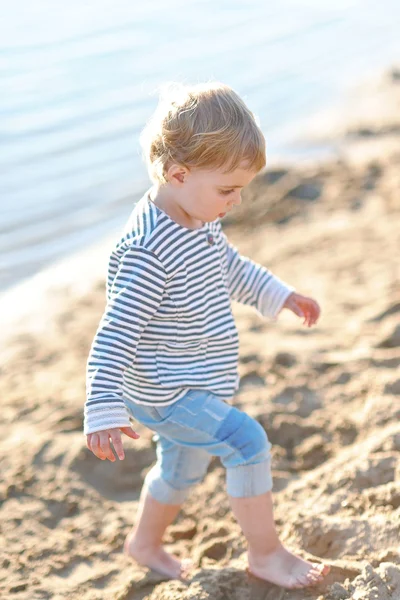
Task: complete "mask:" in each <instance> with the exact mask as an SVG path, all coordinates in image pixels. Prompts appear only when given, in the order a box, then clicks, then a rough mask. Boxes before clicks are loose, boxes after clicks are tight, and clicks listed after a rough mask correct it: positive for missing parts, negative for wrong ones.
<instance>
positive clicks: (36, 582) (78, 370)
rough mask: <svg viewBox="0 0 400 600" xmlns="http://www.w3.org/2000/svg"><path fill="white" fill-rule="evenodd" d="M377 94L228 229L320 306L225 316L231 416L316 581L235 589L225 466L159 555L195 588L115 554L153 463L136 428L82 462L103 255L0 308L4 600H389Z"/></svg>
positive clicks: (399, 502) (392, 77)
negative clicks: (239, 422) (113, 448)
mask: <svg viewBox="0 0 400 600" xmlns="http://www.w3.org/2000/svg"><path fill="white" fill-rule="evenodd" d="M374 85H375V88H374V89H375V92H376V96H373V93H372V92H371V98H372V97H374V98H375V105H376V110H374V111H372V110H371V111H367V110H366V111H364V112H362V111H361V110H359V111H358V113H357V115H355V114H353V115H352V117H351V119H348V120H347V119H343V120H342V126H341V128H339V127H336V128H335V131H334V132H332V131H330V132H329V131H328V129H329V128H327V129H326V130H325V131H324V127H323V125H322V123H320V124H319V125H318V127H319V129H318V130H317V133H318V131H319V132H320V137H321V138H323V137H324V136H325V137H326V139H328V137H329V136H332V135H334V136H336V141H337V143H338V144H339V145H340V156H339V158H338V159H335V160H329V161H327V162H318V161H317V162H313V163H311V162H310V163H307V164H303V165H301V166H296V165H282V166H281V167H279V166H274V168H273V169H267V171H266V172H265V173H263V174H261V175H260V176H259V177H258V178H257V179H256V180H255V181H254V182H253V184H252V185H251V187H250V188H249V189H248V190H247V191H246V194H245V195H244V199H243V203H242V205H241V207H239V208H238V209H237V210H236V211H235V212H234V213H232V214H231V215H229V217H230V218H229V221H228V220H227V219H225V221H224V222H223V226H224V230H225V232H226V233H227V235H228V237H229V239H230V241H231V242H232V243H234V244H235V245H236V246H237V247H238V248H239V249H240V251H241V252H242V254H245V255H248V256H251V257H252V258H253V259H254V260H256V261H257V262H260V263H262V264H264V265H266V266H267V267H268V268H270V269H271V270H272V271H273V272H274V273H275V274H276V275H278V276H279V277H281V278H282V279H284V280H285V281H287V282H288V283H290V284H292V285H294V286H295V287H296V289H297V291H298V292H299V293H302V294H305V295H309V296H312V297H314V298H315V299H316V300H317V301H318V303H319V304H320V306H321V309H322V314H321V318H320V320H319V322H318V324H317V326H315V327H313V328H312V329H308V328H306V327H304V326H303V325H302V322H301V320H300V319H298V318H297V317H295V316H294V315H293V314H292V313H289V312H288V311H283V312H282V313H281V315H280V317H279V319H278V321H277V322H276V323H274V322H271V321H268V320H266V319H264V318H262V317H261V316H259V315H258V314H257V313H256V312H255V311H254V310H253V309H251V308H249V307H245V306H241V305H238V304H235V305H234V314H235V317H236V320H237V324H238V329H239V334H240V344H241V345H240V374H241V385H240V389H239V392H238V394H237V396H236V397H235V400H234V403H235V404H236V406H238V407H240V408H242V409H243V410H245V411H247V412H248V413H249V414H250V415H252V416H253V417H255V418H256V419H258V420H259V422H260V423H261V424H262V425H263V426H264V427H265V429H266V431H267V433H268V436H269V439H270V441H271V443H272V444H273V448H272V455H273V477H274V507H275V517H276V523H277V528H278V531H279V534H280V537H281V539H282V541H283V543H284V544H285V545H287V547H288V548H289V549H290V550H292V551H294V552H298V553H299V554H300V555H301V556H302V557H304V558H307V559H312V560H315V561H317V562H318V561H324V562H328V563H329V564H330V565H331V572H330V574H329V575H328V577H327V578H326V580H325V582H324V583H323V584H320V585H319V586H318V587H316V588H308V589H307V590H305V589H303V590H284V589H282V588H278V587H276V586H274V585H272V584H268V583H265V584H260V583H257V582H254V581H249V580H248V579H247V577H246V575H245V571H244V569H245V566H246V542H245V539H244V537H243V535H242V534H241V533H240V530H239V527H238V525H237V523H236V522H235V519H234V517H233V515H232V512H231V510H230V507H229V503H228V498H227V496H226V492H225V483H224V470H223V468H222V467H221V464H220V462H219V460H218V459H217V458H215V459H213V461H212V462H211V464H210V468H209V470H208V473H207V475H206V477H205V479H204V481H203V482H202V483H201V484H200V485H199V486H197V487H196V488H194V489H193V490H192V492H191V494H190V496H189V498H188V500H187V501H186V502H185V504H184V505H183V508H182V511H181V513H180V515H179V517H178V519H177V520H176V522H175V523H174V524H173V525H172V526H171V528H170V529H169V530H168V532H167V535H166V537H165V542H166V545H167V547H168V549H169V550H170V551H171V552H174V553H176V555H178V556H180V557H182V558H186V557H191V558H192V559H193V560H194V562H195V569H194V570H193V573H192V577H191V579H190V580H189V581H188V583H187V584H186V583H183V582H181V581H177V580H174V581H172V580H170V581H168V580H165V579H163V578H162V577H161V576H159V575H157V574H156V573H154V572H152V571H150V570H149V569H146V568H144V567H141V566H139V565H137V564H135V563H134V562H132V561H130V560H129V559H128V558H127V557H126V556H124V555H123V554H122V546H123V541H124V538H125V535H126V534H127V532H128V531H129V529H130V527H131V525H132V524H133V522H134V520H135V513H136V508H137V500H138V497H139V492H140V488H141V485H142V482H143V478H144V476H145V474H146V473H147V471H148V470H149V468H150V467H151V466H152V464H153V463H154V461H155V459H156V456H155V446H154V442H153V441H152V432H151V431H150V430H146V429H145V428H144V427H142V426H140V425H137V424H135V425H134V427H135V428H136V429H137V431H138V432H139V433H140V434H141V438H140V439H139V440H137V441H134V440H131V439H128V438H127V437H126V436H124V445H125V450H126V458H125V460H124V461H116V462H115V463H111V462H109V461H107V462H103V461H100V460H98V459H97V458H96V457H95V456H94V455H93V454H91V453H90V452H89V450H88V449H87V448H86V445H85V437H84V435H83V431H82V418H83V403H84V396H85V363H86V358H87V354H88V351H89V347H90V344H91V341H92V338H93V335H94V332H95V330H96V327H97V324H98V321H99V318H100V316H101V313H102V311H103V308H104V301H105V281H104V275H105V257H106V254H107V243H106V242H104V243H103V244H102V245H101V246H98V247H97V248H96V249H94V250H91V251H90V252H85V253H82V254H81V255H80V256H78V257H76V258H75V261H71V262H70V263H69V264H68V266H66V265H63V266H59V267H57V268H56V269H53V271H48V272H46V273H45V274H43V275H42V276H41V277H39V278H36V279H35V280H33V282H32V281H31V282H28V284H26V285H24V286H21V287H20V289H19V293H17V292H14V295H11V294H9V295H8V296H7V298H6V297H3V298H2V299H0V309H2V310H1V314H2V332H3V335H2V345H1V351H0V353H1V375H2V377H1V383H0V385H1V398H2V405H3V412H2V417H3V418H2V420H1V423H0V428H1V436H0V447H1V453H0V457H1V459H0V460H1V473H2V480H1V484H0V498H1V524H2V525H1V533H2V541H3V543H2V558H1V561H0V597H1V598H5V599H8V598H19V599H21V600H36V599H47V598H51V599H56V600H61V599H68V600H75V599H79V600H144V599H147V600H181V599H183V600H189V599H190V600H206V599H210V600H224V599H229V600H245V599H251V600H267V599H268V600H272V599H274V600H278V599H283V598H284V599H285V600H306V599H310V600H348V599H352V600H375V599H379V600H389V599H390V600H399V599H400V545H399V540H400V460H399V457H400V421H399V418H400V369H399V366H400V260H399V256H400V192H399V189H400V120H399V116H398V115H399V114H400V113H399V111H398V107H399V106H400V77H399V72H398V70H397V71H396V70H395V69H393V70H391V71H390V72H388V73H385V74H384V75H383V76H382V78H381V79H380V80H379V82H375V84H374ZM378 97H379V101H378V100H377V98H378ZM360 106H361V101H360ZM391 107H392V108H391ZM393 107H397V112H396V110H394V109H393ZM16 298H19V299H21V298H22V302H21V303H20V305H18V306H17V308H16V304H17V303H16ZM13 309H14V310H13ZM22 313H23V314H24V318H23V319H22V317H21V315H22ZM205 499H206V501H205Z"/></svg>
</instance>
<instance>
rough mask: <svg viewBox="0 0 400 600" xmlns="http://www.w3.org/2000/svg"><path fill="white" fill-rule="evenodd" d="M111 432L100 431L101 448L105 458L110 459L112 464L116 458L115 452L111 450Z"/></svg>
mask: <svg viewBox="0 0 400 600" xmlns="http://www.w3.org/2000/svg"><path fill="white" fill-rule="evenodd" d="M109 437H110V432H109V431H100V432H99V438H100V448H101V449H102V451H103V453H104V456H105V458H108V460H110V461H111V462H115V456H114V453H113V451H112V450H111V448H110V440H109Z"/></svg>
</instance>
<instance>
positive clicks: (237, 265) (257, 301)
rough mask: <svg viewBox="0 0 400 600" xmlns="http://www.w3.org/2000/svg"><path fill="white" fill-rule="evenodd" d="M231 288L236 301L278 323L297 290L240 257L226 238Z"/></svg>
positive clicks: (230, 291)
mask: <svg viewBox="0 0 400 600" xmlns="http://www.w3.org/2000/svg"><path fill="white" fill-rule="evenodd" d="M221 234H222V236H223V238H224V239H225V242H226V258H227V271H228V272H227V275H228V278H227V279H228V288H229V294H230V297H231V298H232V300H236V301H237V302H241V303H242V304H248V305H249V306H253V307H254V308H256V309H257V310H258V311H259V312H260V313H261V314H262V315H263V316H265V317H270V318H271V319H272V320H274V321H276V319H277V317H278V314H279V312H280V311H281V309H282V308H283V306H284V304H285V302H286V300H287V299H288V297H289V296H290V294H292V293H293V292H294V289H295V288H294V287H292V286H290V285H288V284H286V283H284V282H283V281H282V280H281V279H279V278H278V277H276V275H274V274H273V273H271V271H269V270H268V269H266V267H263V266H262V265H260V264H258V263H256V262H254V261H252V260H251V259H250V258H247V257H246V256H242V255H241V254H239V252H238V250H237V249H236V248H235V247H234V246H232V244H230V243H229V241H228V239H227V237H226V235H225V234H224V233H223V232H222V230H221Z"/></svg>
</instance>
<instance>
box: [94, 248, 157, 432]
mask: <svg viewBox="0 0 400 600" xmlns="http://www.w3.org/2000/svg"><path fill="white" fill-rule="evenodd" d="M165 283H166V273H165V269H164V267H163V265H162V264H161V263H160V261H159V260H158V258H157V257H156V256H155V255H154V254H153V253H152V252H150V251H148V250H146V249H144V248H140V247H139V248H134V247H132V248H129V249H128V250H127V251H126V253H125V254H124V255H123V257H122V258H121V261H120V264H119V269H118V272H117V274H116V276H115V279H114V281H113V284H112V286H111V288H110V290H109V294H108V302H107V306H106V309H105V311H104V314H103V316H102V319H101V321H100V324H99V326H98V328H97V331H96V335H95V337H94V340H93V343H92V347H91V349H90V353H89V358H88V361H87V377H86V391H87V400H86V404H85V411H84V413H85V423H84V433H85V434H86V435H87V434H89V433H93V432H95V431H101V430H105V429H110V428H113V427H130V426H131V425H130V422H129V415H128V412H127V410H126V407H125V404H124V401H123V397H122V382H123V375H124V371H125V369H126V368H127V367H128V366H129V365H131V364H132V362H133V361H134V358H135V354H136V348H137V344H138V341H139V338H140V336H141V334H142V331H143V330H144V328H145V327H146V325H147V323H148V322H149V321H150V319H151V318H152V316H153V315H154V313H155V312H156V311H157V309H158V307H159V305H160V303H161V300H162V296H163V291H164V287H165Z"/></svg>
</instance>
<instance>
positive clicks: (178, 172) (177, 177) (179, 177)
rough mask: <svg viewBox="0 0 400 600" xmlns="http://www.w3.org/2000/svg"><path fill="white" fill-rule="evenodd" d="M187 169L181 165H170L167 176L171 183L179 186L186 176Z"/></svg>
mask: <svg viewBox="0 0 400 600" xmlns="http://www.w3.org/2000/svg"><path fill="white" fill-rule="evenodd" d="M187 174H188V170H187V169H186V168H185V167H182V166H181V165H171V166H170V167H169V169H168V172H167V178H168V181H169V182H170V183H172V185H178V186H181V185H182V184H183V183H184V182H185V179H186V178H187Z"/></svg>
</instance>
